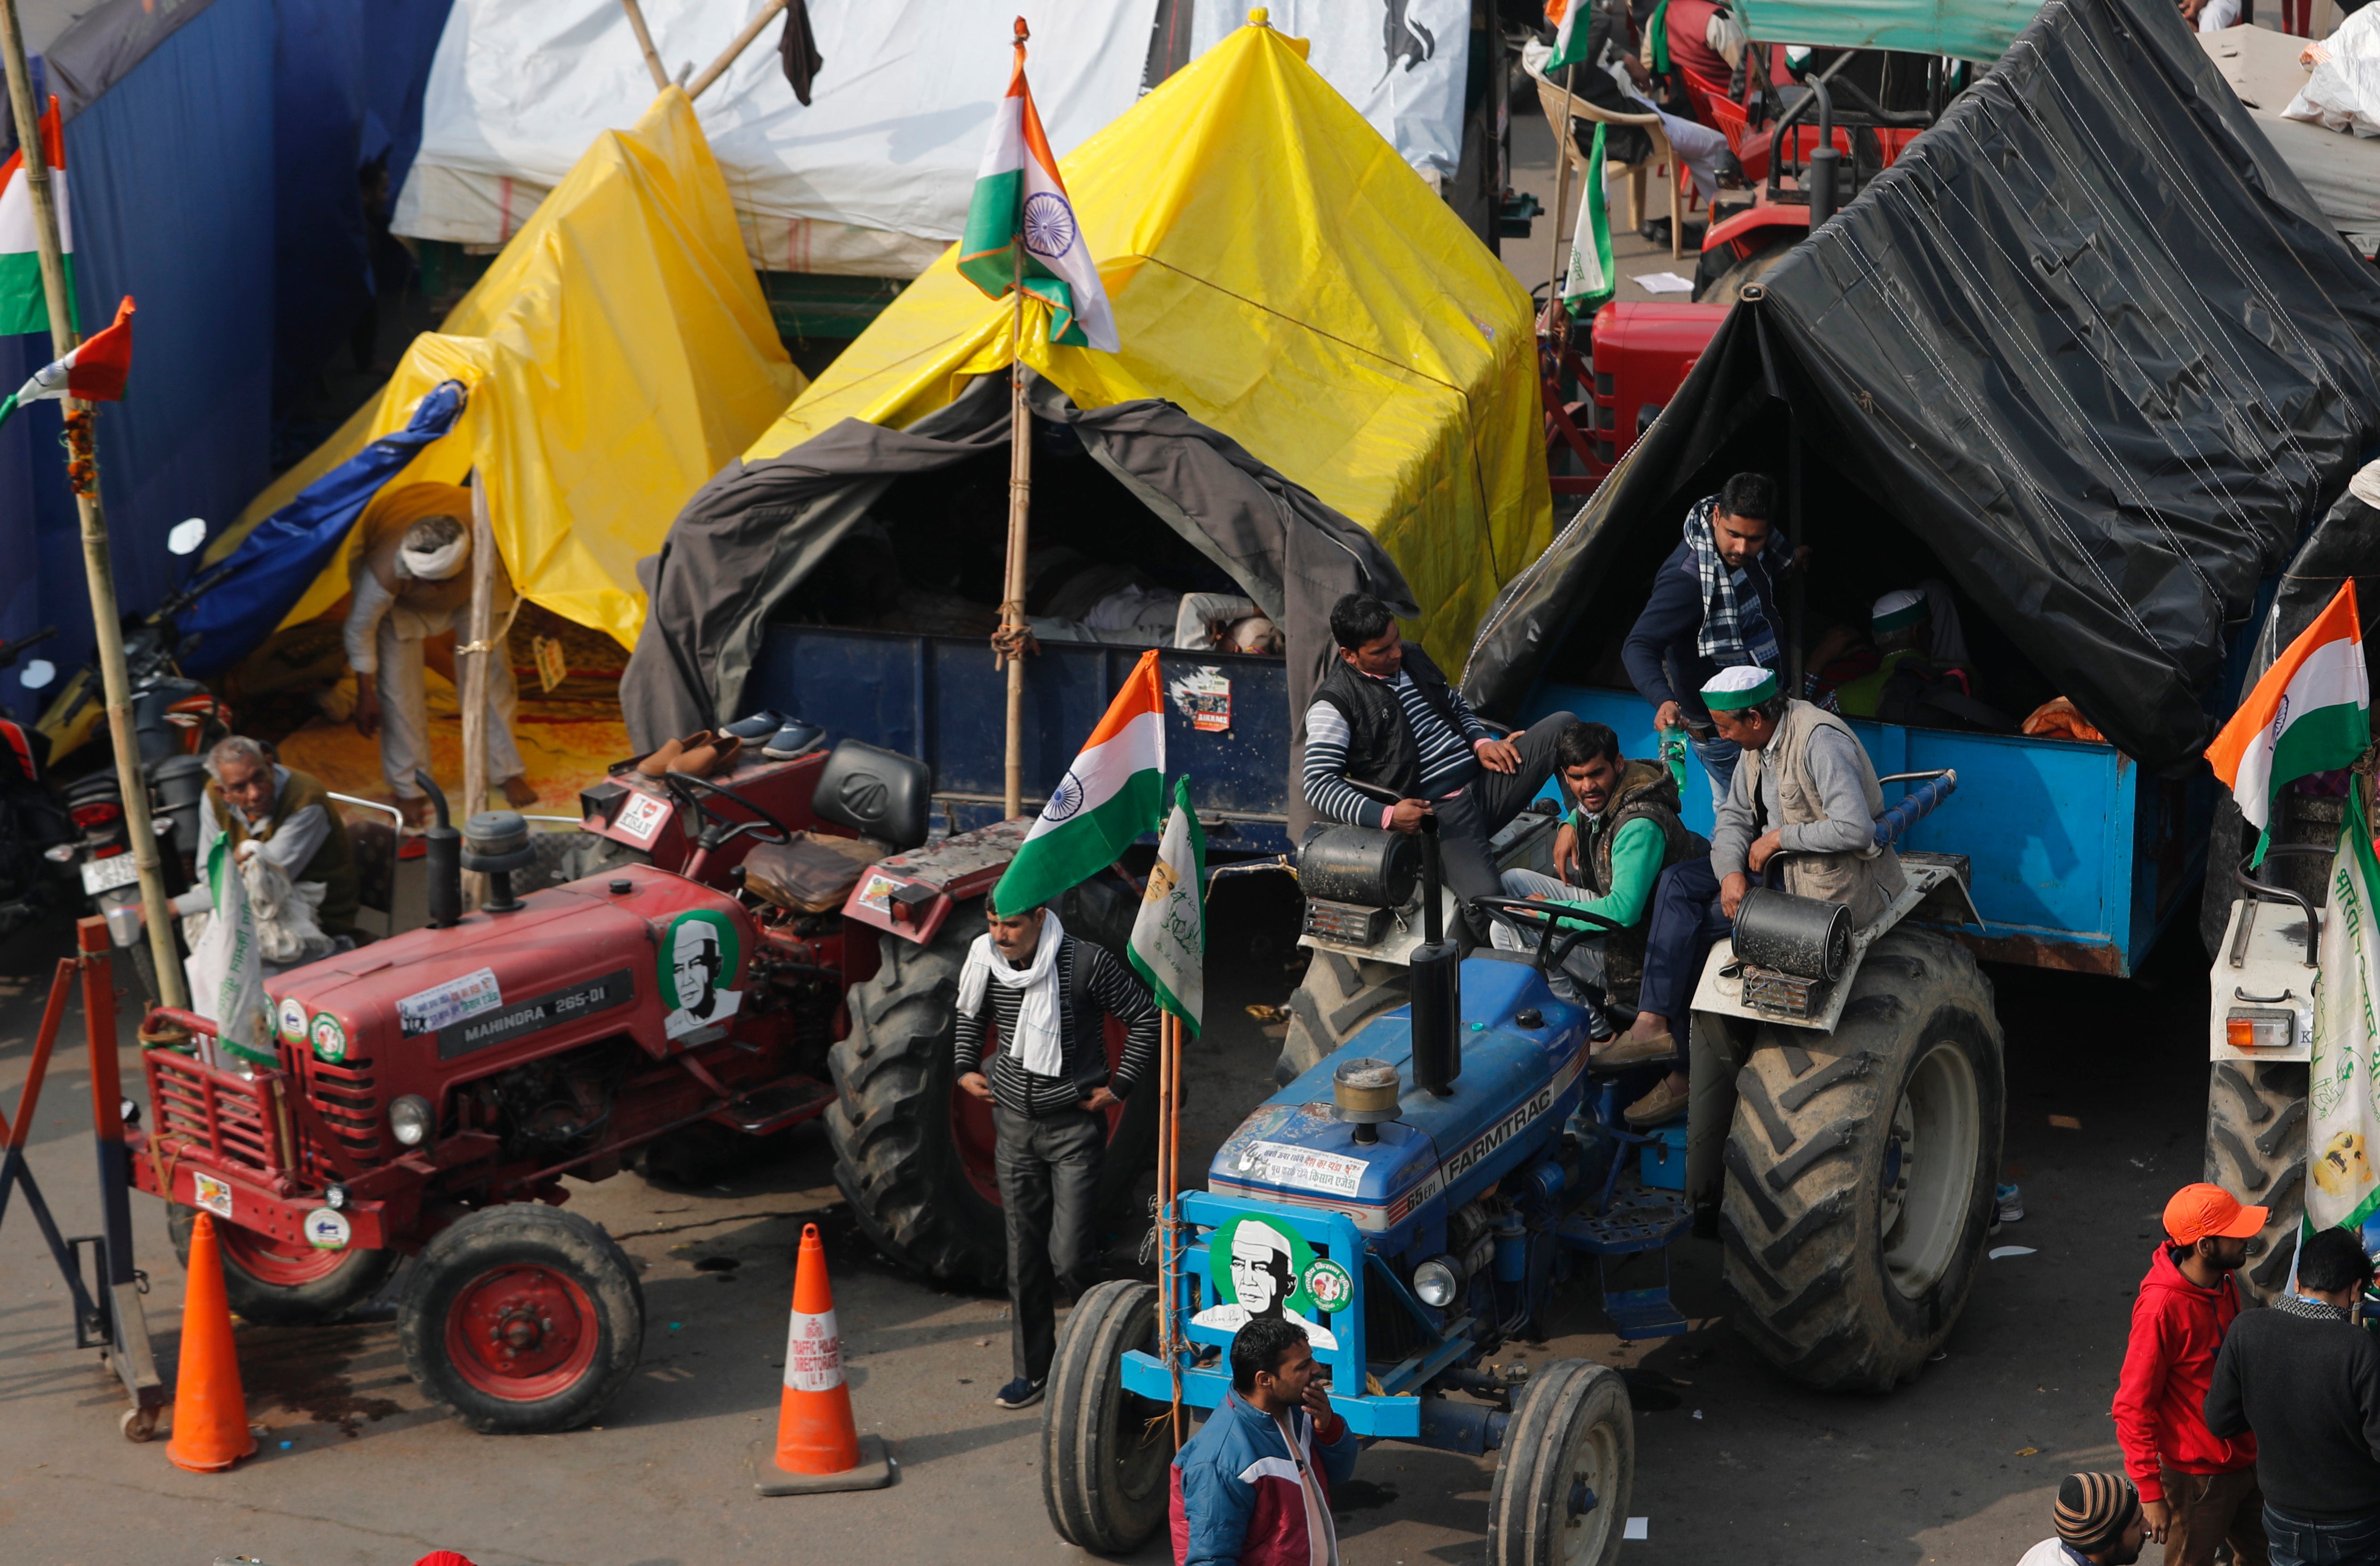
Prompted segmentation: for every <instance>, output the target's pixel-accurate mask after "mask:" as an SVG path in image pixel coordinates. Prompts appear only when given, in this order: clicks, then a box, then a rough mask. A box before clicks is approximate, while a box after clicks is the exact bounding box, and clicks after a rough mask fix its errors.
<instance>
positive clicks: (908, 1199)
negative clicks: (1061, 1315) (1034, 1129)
mask: <svg viewBox="0 0 2380 1566" xmlns="http://www.w3.org/2000/svg"><path fill="white" fill-rule="evenodd" d="M1074 906H1075V905H1073V904H1061V905H1060V910H1061V911H1060V917H1061V919H1063V918H1065V916H1066V914H1067V912H1068V911H1072V910H1073V908H1074ZM983 928H984V923H983V903H982V901H981V899H977V900H976V901H974V902H970V903H966V904H963V905H962V906H960V907H958V908H954V909H953V910H952V911H951V914H950V917H949V918H948V919H947V920H945V921H944V922H943V924H942V927H941V931H940V932H938V933H937V934H936V936H934V939H933V941H932V942H931V943H930V944H929V945H927V946H924V947H917V946H914V945H912V944H910V943H909V942H908V941H906V940H905V939H903V938H902V937H900V936H892V935H886V936H880V941H881V943H882V951H883V962H882V965H881V966H880V967H879V968H878V969H877V971H876V975H875V976H874V977H873V978H870V979H868V980H865V981H863V982H862V983H860V984H857V985H853V986H852V989H851V993H850V995H849V996H848V997H846V1001H847V1004H848V1007H849V1009H850V1014H851V1032H850V1034H849V1035H848V1036H847V1037H845V1038H844V1039H842V1040H841V1041H839V1042H838V1043H837V1044H836V1045H835V1046H834V1047H833V1048H832V1049H831V1050H829V1051H828V1052H827V1064H828V1067H829V1068H830V1070H831V1071H832V1075H833V1077H834V1091H835V1101H834V1103H833V1104H832V1105H831V1106H829V1107H828V1108H827V1111H826V1113H825V1115H824V1116H822V1117H821V1119H823V1120H824V1122H825V1124H826V1134H827V1141H828V1142H829V1144H832V1147H833V1148H834V1182H835V1184H836V1185H837V1186H838V1187H840V1188H841V1189H842V1192H843V1194H844V1198H845V1199H846V1200H848V1201H849V1202H850V1203H851V1210H852V1216H853V1217H855V1218H856V1219H857V1220H858V1223H859V1228H860V1231H861V1232H862V1233H864V1234H866V1235H867V1236H868V1240H869V1242H871V1243H873V1244H874V1245H875V1246H876V1248H877V1249H878V1250H880V1251H881V1252H883V1253H884V1254H885V1255H886V1256H888V1257H890V1258H892V1260H893V1261H894V1262H896V1263H898V1264H899V1265H901V1266H905V1267H907V1268H909V1269H910V1270H911V1271H913V1272H916V1273H918V1274H921V1275H922V1276H924V1277H926V1278H931V1279H933V1280H934V1281H936V1282H940V1283H958V1284H964V1285H966V1286H968V1287H971V1288H979V1289H996V1288H998V1287H1000V1286H1001V1284H1002V1282H1004V1281H1005V1280H1006V1278H1007V1277H1008V1237H1007V1228H1006V1225H1005V1224H1004V1223H1003V1222H1002V1218H1001V1212H1000V1203H999V1200H998V1199H997V1197H995V1196H994V1195H992V1194H990V1193H989V1192H988V1191H987V1189H986V1187H987V1186H988V1185H989V1184H990V1179H991V1176H990V1169H989V1168H988V1167H986V1168H977V1169H976V1170H975V1171H973V1173H970V1171H969V1169H968V1168H967V1167H966V1165H965V1157H966V1153H965V1149H963V1148H962V1147H961V1145H960V1144H959V1138H958V1132H957V1128H956V1126H955V1124H954V1122H953V1118H952V1117H953V1109H954V1108H955V1107H956V1104H955V1098H954V1096H953V1095H956V1094H957V1092H958V1091H959V1090H958V1087H957V1085H956V1083H955V1081H954V1080H953V1072H952V1071H951V1050H952V1045H953V1033H954V1030H955V1028H956V1025H957V1014H958V993H959V969H960V967H961V966H962V965H963V964H964V963H965V960H966V952H967V947H968V945H969V944H970V943H972V942H973V941H974V939H975V937H976V936H979V935H981V934H982V933H983ZM1069 928H1070V930H1071V929H1072V926H1071V925H1070V926H1069ZM1096 934H1097V933H1096V931H1094V934H1093V937H1092V938H1096ZM1102 944H1104V943H1102ZM1152 1080H1153V1076H1152ZM1156 1140H1157V1095H1156V1094H1155V1093H1154V1092H1144V1093H1135V1094H1134V1095H1132V1096H1131V1097H1129V1098H1127V1099H1125V1100H1124V1107H1123V1114H1122V1116H1121V1117H1120V1118H1119V1119H1118V1120H1117V1122H1116V1124H1115V1128H1114V1130H1113V1131H1112V1132H1111V1133H1110V1135H1109V1138H1108V1146H1107V1156H1106V1158H1105V1160H1104V1161H1103V1162H1102V1163H1101V1164H1100V1166H1099V1214H1100V1215H1101V1217H1102V1218H1103V1219H1104V1218H1106V1217H1110V1216H1112V1215H1114V1214H1117V1213H1119V1212H1122V1211H1123V1209H1125V1208H1126V1207H1128V1206H1129V1205H1131V1201H1132V1196H1133V1191H1134V1187H1135V1185H1136V1184H1137V1183H1138V1182H1139V1181H1140V1178H1141V1175H1142V1173H1143V1171H1144V1170H1145V1169H1146V1168H1147V1167H1149V1166H1150V1165H1151V1164H1152V1163H1153V1162H1154V1161H1155V1156H1156V1155H1155V1147H1156ZM985 1156H988V1155H985ZM978 1180H980V1181H982V1182H983V1183H980V1184H979V1183H978Z"/></svg>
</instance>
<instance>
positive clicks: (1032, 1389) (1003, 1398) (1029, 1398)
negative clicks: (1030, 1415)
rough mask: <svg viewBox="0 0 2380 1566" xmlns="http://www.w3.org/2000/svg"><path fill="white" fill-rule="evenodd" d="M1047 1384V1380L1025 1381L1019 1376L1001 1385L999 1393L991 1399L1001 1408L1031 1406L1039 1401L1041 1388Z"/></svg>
mask: <svg viewBox="0 0 2380 1566" xmlns="http://www.w3.org/2000/svg"><path fill="white" fill-rule="evenodd" d="M1048 1386H1049V1382H1048V1381H1047V1380H1041V1381H1027V1380H1026V1379H1025V1377H1023V1376H1018V1377H1017V1378H1016V1379H1015V1380H1014V1381H1011V1382H1010V1383H1009V1384H1008V1385H1007V1386H1005V1387H1002V1389H1000V1395H999V1396H997V1397H995V1398H993V1399H992V1400H991V1401H993V1402H996V1403H998V1404H999V1405H1000V1406H1001V1407H1002V1408H1031V1407H1032V1406H1033V1405H1034V1404H1035V1403H1038V1402H1039V1401H1041V1393H1042V1390H1043V1389H1045V1388H1047V1387H1048Z"/></svg>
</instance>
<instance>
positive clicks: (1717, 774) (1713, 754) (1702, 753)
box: [1686, 732, 1743, 810]
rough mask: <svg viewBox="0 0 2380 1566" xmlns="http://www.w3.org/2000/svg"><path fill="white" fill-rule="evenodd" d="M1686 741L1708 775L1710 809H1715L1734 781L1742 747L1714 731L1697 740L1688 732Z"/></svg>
mask: <svg viewBox="0 0 2380 1566" xmlns="http://www.w3.org/2000/svg"><path fill="white" fill-rule="evenodd" d="M1686 742H1687V743H1688V744H1690V745H1692V746H1693V747H1694V759H1695V760H1697V761H1699V762H1701V763H1702V764H1703V771H1704V772H1706V773H1707V774H1709V776H1710V787H1711V809H1713V810H1717V809H1718V807H1719V806H1721V805H1723V804H1725V803H1727V791H1728V789H1729V788H1730V786H1732V785H1733V784H1734V782H1735V764H1736V760H1737V758H1739V757H1741V756H1742V755H1743V746H1741V745H1739V744H1737V743H1736V742H1735V741H1734V740H1722V739H1721V738H1719V737H1718V734H1716V733H1714V734H1713V735H1712V736H1711V737H1710V738H1709V739H1707V740H1697V739H1695V738H1694V735H1693V734H1692V733H1691V732H1690V733H1688V734H1687V736H1686Z"/></svg>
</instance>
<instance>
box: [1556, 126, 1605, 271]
mask: <svg viewBox="0 0 2380 1566" xmlns="http://www.w3.org/2000/svg"><path fill="white" fill-rule="evenodd" d="M1606 129H1607V127H1606V126H1605V125H1604V124H1603V122H1602V121H1600V120H1597V122H1596V126H1595V145H1594V146H1593V147H1592V148H1591V149H1589V150H1588V153H1587V155H1586V177H1585V186H1586V190H1585V192H1584V198H1585V199H1584V200H1582V201H1581V202H1579V203H1578V231H1577V232H1576V233H1574V234H1573V235H1572V236H1571V244H1570V266H1569V268H1568V269H1567V270H1566V271H1564V272H1563V273H1562V286H1561V297H1562V302H1563V303H1564V304H1566V305H1571V306H1573V307H1574V310H1583V311H1586V312H1594V311H1597V310H1600V309H1602V308H1603V306H1604V304H1605V302H1606V301H1608V300H1609V299H1610V298H1611V291H1612V288H1613V286H1614V283H1615V279H1614V278H1613V276H1612V274H1611V214H1610V213H1609V211H1608V210H1607V209H1606V207H1605V204H1604V199H1603V134H1604V131H1605V130H1606Z"/></svg>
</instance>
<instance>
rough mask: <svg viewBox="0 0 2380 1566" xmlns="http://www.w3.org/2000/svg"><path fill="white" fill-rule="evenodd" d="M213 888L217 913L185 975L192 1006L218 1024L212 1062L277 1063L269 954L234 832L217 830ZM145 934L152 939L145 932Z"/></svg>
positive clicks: (211, 857)
mask: <svg viewBox="0 0 2380 1566" xmlns="http://www.w3.org/2000/svg"><path fill="white" fill-rule="evenodd" d="M207 889H208V890H209V891H210V892H211V893H212V894H213V896H214V899H215V906H214V911H212V913H210V914H208V915H207V921H206V927H205V928H204V929H202V930H200V932H199V934H198V936H197V937H196V938H195V939H193V940H192V941H191V943H190V955H189V956H188V957H186V958H184V959H183V960H182V973H183V974H184V976H185V977H187V978H188V980H189V984H190V1009H191V1010H192V1011H195V1012H197V1013H198V1014H199V1015H200V1016H201V1017H204V1018H206V1019H207V1020H208V1021H209V1022H213V1023H214V1024H215V1026H216V1033H215V1043H216V1044H217V1045H218V1046H220V1048H219V1050H218V1051H216V1052H213V1054H212V1058H210V1059H209V1060H208V1064H209V1065H212V1066H220V1067H223V1068H224V1069H225V1070H226V1071H237V1070H239V1069H241V1068H242V1067H243V1066H246V1067H256V1066H273V1065H277V1064H279V1063H280V1062H279V1057H278V1056H277V1055H276V1054H275V1053H274V1051H273V1024H272V1022H271V1021H270V1020H269V1019H268V1017H267V1015H266V1011H267V1006H266V1002H265V998H264V954H263V951H262V949H261V948H260V947H259V946H258V944H257V937H256V912H255V911H254V910H253V909H251V908H249V904H248V881H247V878H246V877H245V876H243V875H241V874H240V869H239V861H238V859H237V857H236V856H235V855H234V853H233V851H232V841H231V837H230V835H229V834H228V833H219V834H217V835H216V836H215V838H214V840H213V841H212V843H210V844H209V845H208V848H207ZM186 927H187V922H186ZM140 938H141V939H143V940H146V939H148V938H149V937H148V936H146V935H145V934H144V935H143V936H141V937H140Z"/></svg>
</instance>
